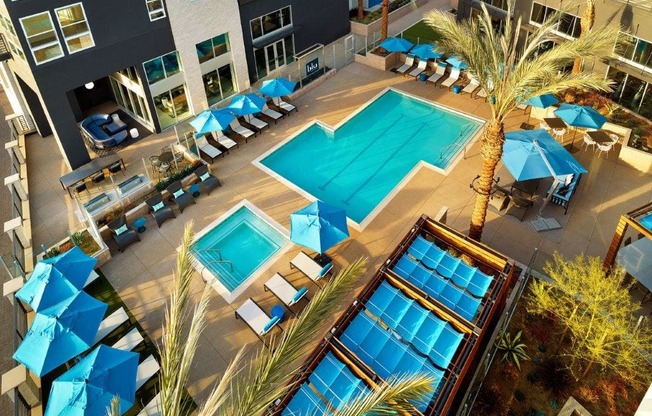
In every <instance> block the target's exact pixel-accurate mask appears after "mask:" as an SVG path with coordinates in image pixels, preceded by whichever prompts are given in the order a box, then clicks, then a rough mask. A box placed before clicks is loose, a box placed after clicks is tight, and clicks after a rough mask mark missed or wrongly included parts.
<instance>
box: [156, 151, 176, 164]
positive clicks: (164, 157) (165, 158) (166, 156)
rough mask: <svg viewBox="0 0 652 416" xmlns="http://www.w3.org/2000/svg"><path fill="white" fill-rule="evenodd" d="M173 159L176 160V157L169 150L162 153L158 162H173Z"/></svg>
mask: <svg viewBox="0 0 652 416" xmlns="http://www.w3.org/2000/svg"><path fill="white" fill-rule="evenodd" d="M172 159H174V155H173V154H172V152H171V151H169V150H167V151H165V152H163V153H161V154H160V155H159V157H158V160H160V161H161V162H166V163H170V162H172Z"/></svg>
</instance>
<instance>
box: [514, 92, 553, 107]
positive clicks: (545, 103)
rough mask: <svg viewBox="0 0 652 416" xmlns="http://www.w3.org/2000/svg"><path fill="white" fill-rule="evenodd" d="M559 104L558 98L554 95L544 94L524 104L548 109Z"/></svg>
mask: <svg viewBox="0 0 652 416" xmlns="http://www.w3.org/2000/svg"><path fill="white" fill-rule="evenodd" d="M558 102H559V100H558V99H557V97H555V96H554V95H552V94H543V95H538V96H536V97H532V98H530V99H529V100H527V101H526V102H524V103H523V104H526V105H531V106H532V107H536V108H548V107H550V106H551V105H555V104H557V103H558Z"/></svg>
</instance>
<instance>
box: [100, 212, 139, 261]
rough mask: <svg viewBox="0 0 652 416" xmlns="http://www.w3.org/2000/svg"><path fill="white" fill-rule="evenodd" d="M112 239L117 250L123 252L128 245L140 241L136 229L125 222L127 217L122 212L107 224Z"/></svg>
mask: <svg viewBox="0 0 652 416" xmlns="http://www.w3.org/2000/svg"><path fill="white" fill-rule="evenodd" d="M107 227H109V230H111V235H112V236H113V240H115V242H116V243H117V244H118V250H119V251H121V252H123V251H124V250H125V249H126V248H127V247H128V246H129V245H131V244H132V243H135V242H136V241H140V237H139V236H138V233H137V232H136V230H134V229H133V228H132V227H131V226H129V224H127V217H126V216H125V215H124V214H123V215H121V216H120V217H118V218H116V219H114V220H113V221H111V222H110V223H108V224H107Z"/></svg>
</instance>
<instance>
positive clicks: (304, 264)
mask: <svg viewBox="0 0 652 416" xmlns="http://www.w3.org/2000/svg"><path fill="white" fill-rule="evenodd" d="M290 267H291V268H296V269H298V270H299V271H300V272H301V273H303V274H305V275H306V276H308V278H309V279H310V280H312V281H313V282H315V283H317V282H318V281H319V280H320V279H322V278H323V277H324V276H326V275H327V274H328V273H330V272H331V271H332V270H333V262H330V263H328V264H327V265H325V266H323V267H322V266H321V265H320V264H319V263H317V262H316V261H315V260H313V259H312V258H311V257H310V256H309V255H307V254H306V253H304V252H303V251H300V252H299V254H297V255H296V256H295V257H294V258H293V259H292V260H290Z"/></svg>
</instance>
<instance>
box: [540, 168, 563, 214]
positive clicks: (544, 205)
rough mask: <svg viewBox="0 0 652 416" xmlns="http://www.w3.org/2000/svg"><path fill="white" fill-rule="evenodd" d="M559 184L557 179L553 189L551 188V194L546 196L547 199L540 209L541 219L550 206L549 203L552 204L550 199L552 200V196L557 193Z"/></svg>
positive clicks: (553, 183)
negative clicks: (546, 208)
mask: <svg viewBox="0 0 652 416" xmlns="http://www.w3.org/2000/svg"><path fill="white" fill-rule="evenodd" d="M559 183H560V182H559V179H557V177H555V180H554V181H553V182H552V188H550V192H548V195H546V199H544V200H543V205H541V208H540V209H539V218H541V217H542V216H543V210H544V208H545V207H546V206H547V205H548V202H550V199H552V194H553V193H555V190H556V189H557V187H558V186H559Z"/></svg>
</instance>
